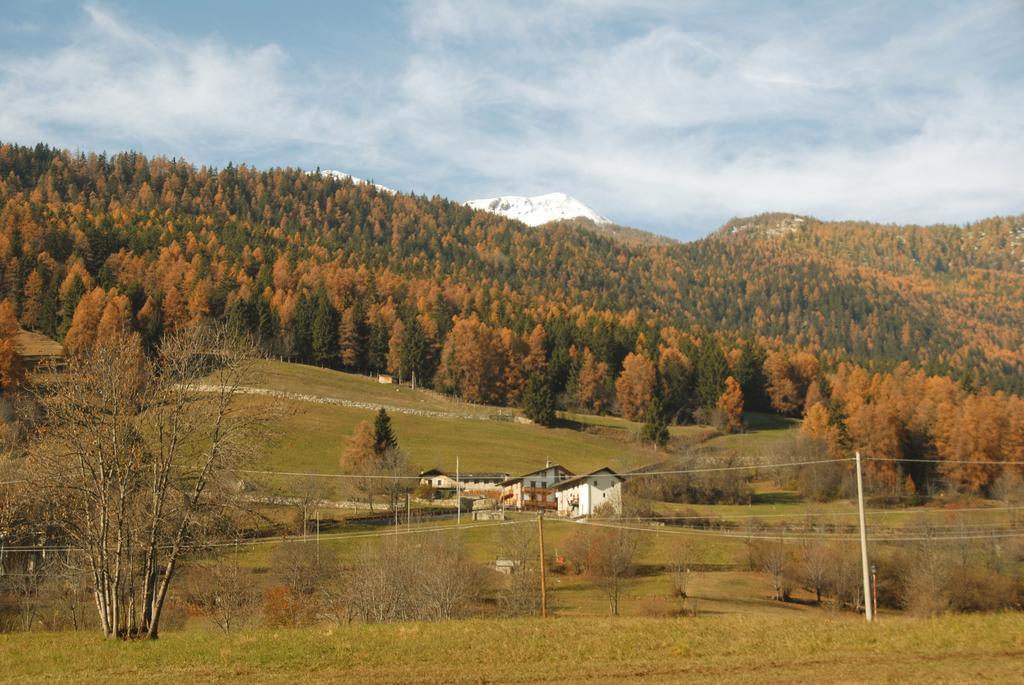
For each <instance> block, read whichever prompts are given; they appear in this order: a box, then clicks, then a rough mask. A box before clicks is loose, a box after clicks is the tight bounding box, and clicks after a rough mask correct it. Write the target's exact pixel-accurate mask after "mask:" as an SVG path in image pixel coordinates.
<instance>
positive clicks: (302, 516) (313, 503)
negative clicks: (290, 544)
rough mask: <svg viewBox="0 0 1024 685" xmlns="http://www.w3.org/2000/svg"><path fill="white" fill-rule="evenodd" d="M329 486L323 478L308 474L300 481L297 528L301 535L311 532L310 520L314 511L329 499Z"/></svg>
mask: <svg viewBox="0 0 1024 685" xmlns="http://www.w3.org/2000/svg"><path fill="white" fill-rule="evenodd" d="M327 493H328V490H327V487H326V486H325V485H324V482H323V479H322V478H317V477H316V476H307V477H306V478H304V479H303V480H301V481H299V486H298V491H297V492H296V495H295V507H296V512H295V513H296V518H297V519H298V520H297V521H296V529H297V532H298V534H299V535H302V536H303V537H305V535H306V534H307V533H308V532H309V520H310V518H312V517H313V514H314V512H316V510H317V509H319V508H320V507H321V506H323V503H324V501H325V500H326V499H327Z"/></svg>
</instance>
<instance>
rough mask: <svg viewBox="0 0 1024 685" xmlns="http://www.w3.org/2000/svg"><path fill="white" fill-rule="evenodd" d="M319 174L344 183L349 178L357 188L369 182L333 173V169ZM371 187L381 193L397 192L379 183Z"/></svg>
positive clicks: (340, 172)
mask: <svg viewBox="0 0 1024 685" xmlns="http://www.w3.org/2000/svg"><path fill="white" fill-rule="evenodd" d="M320 173H321V174H323V175H324V176H331V177H332V178H336V179H338V180H339V181H344V180H345V179H346V178H350V179H352V182H353V183H355V184H356V185H357V186H361V185H363V184H364V183H370V181H367V180H365V179H362V178H359V177H358V176H353V175H352V174H346V173H345V172H344V171H335V170H333V169H321V170H320ZM372 185H373V187H374V188H376V189H377V190H379V191H381V192H382V193H391V194H394V193H397V192H398V191H397V190H395V189H394V188H388V187H387V186H382V185H381V184H379V183H373V184H372Z"/></svg>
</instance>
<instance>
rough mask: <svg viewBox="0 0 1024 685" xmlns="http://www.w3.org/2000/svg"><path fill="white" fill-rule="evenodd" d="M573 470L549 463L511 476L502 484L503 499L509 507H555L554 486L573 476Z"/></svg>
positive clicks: (536, 508)
mask: <svg viewBox="0 0 1024 685" xmlns="http://www.w3.org/2000/svg"><path fill="white" fill-rule="evenodd" d="M572 475H573V473H572V471H570V470H569V469H567V468H565V467H564V466H562V465H560V464H548V465H547V466H545V467H544V468H542V469H537V470H536V471H531V472H530V473H526V474H523V475H522V476H516V477H515V478H509V479H507V480H505V481H504V482H503V483H502V484H501V501H502V503H503V504H504V506H505V507H506V508H508V509H520V510H540V509H554V508H555V507H556V506H557V505H556V502H555V491H554V487H555V485H557V484H558V483H561V482H562V481H564V480H566V479H567V478H571V477H572Z"/></svg>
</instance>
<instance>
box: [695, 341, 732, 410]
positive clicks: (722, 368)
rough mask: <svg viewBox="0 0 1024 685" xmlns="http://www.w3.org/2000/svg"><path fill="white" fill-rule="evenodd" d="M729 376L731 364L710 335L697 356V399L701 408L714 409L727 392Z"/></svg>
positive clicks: (703, 342) (701, 345)
mask: <svg viewBox="0 0 1024 685" xmlns="http://www.w3.org/2000/svg"><path fill="white" fill-rule="evenodd" d="M728 375H729V362H728V361H726V359H725V353H724V352H722V346H721V345H719V344H718V340H717V339H715V338H714V337H712V336H710V335H708V336H705V337H704V338H703V339H702V340H701V344H700V351H699V352H698V354H697V398H698V399H699V400H700V406H702V407H704V408H705V409H714V408H715V406H717V405H718V398H719V397H721V396H722V393H723V392H725V379H726V377H727V376H728Z"/></svg>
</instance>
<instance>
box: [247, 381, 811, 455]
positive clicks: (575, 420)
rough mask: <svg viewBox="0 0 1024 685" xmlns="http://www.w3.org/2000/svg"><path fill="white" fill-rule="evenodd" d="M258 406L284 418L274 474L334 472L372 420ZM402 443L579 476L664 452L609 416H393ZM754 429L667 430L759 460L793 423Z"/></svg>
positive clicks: (461, 408)
mask: <svg viewBox="0 0 1024 685" xmlns="http://www.w3.org/2000/svg"><path fill="white" fill-rule="evenodd" d="M253 385H255V386H257V387H261V388H268V389H271V390H278V391H282V392H288V393H297V394H305V395H313V396H317V397H324V398H330V399H340V400H349V401H358V402H366V403H373V404H378V403H379V404H380V405H382V406H387V407H395V408H399V409H405V410H425V411H431V412H446V413H449V414H461V415H466V414H470V415H475V416H481V417H486V416H494V415H497V414H499V413H502V414H504V415H507V416H512V415H514V414H515V413H517V412H516V411H514V410H511V409H508V408H500V409H499V408H496V407H484V406H480V405H472V404H467V403H464V402H460V401H458V400H454V399H452V398H449V397H445V396H443V395H441V394H439V393H436V392H433V391H430V390H422V389H417V390H412V389H410V388H408V387H405V386H396V385H381V384H379V383H377V381H376V380H375V379H373V378H368V377H364V376H355V375H352V374H346V373H340V372H337V371H332V370H329V369H321V368H318V367H313V366H305V365H301V364H287V363H282V362H273V361H270V362H264V363H262V364H261V365H260V367H259V369H258V373H257V376H256V378H254V380H253ZM246 401H248V402H252V403H254V404H259V403H269V402H274V403H276V404H277V405H278V406H282V407H283V408H284V409H285V410H286V415H285V416H283V417H282V418H280V419H279V420H277V421H276V422H275V424H274V425H273V426H272V431H271V433H272V435H273V440H272V441H271V443H270V444H269V445H268V446H267V448H266V450H265V452H264V454H263V457H262V458H261V460H260V464H259V468H266V469H270V470H277V471H309V472H315V473H335V472H337V470H338V460H339V458H340V456H341V453H342V451H343V450H344V448H345V446H346V444H347V441H348V439H349V437H351V435H352V434H353V433H354V431H355V428H356V425H357V424H358V423H359V422H360V421H368V420H372V418H373V411H372V410H369V409H362V408H354V407H344V406H338V405H335V404H319V403H315V402H307V401H301V400H296V399H285V400H280V399H275V400H271V399H269V398H261V397H257V396H252V397H248V398H246ZM391 418H392V424H393V426H394V428H395V432H396V434H397V435H398V439H399V445H400V446H401V448H402V449H403V450H405V451H406V452H407V453H408V454H409V455H410V457H411V459H412V461H413V463H414V464H415V465H416V466H417V467H420V468H424V469H425V468H430V467H438V468H442V469H446V470H452V471H454V469H455V460H456V456H458V458H459V462H460V465H461V468H462V469H463V470H465V471H498V472H508V473H511V474H516V473H522V472H526V471H530V470H533V469H536V468H539V467H541V466H543V465H544V464H545V463H546V462H547V461H549V460H550V461H551V462H554V463H561V464H564V465H565V466H567V467H568V468H569V469H571V470H573V471H575V472H577V473H582V472H584V471H588V470H593V469H596V468H599V467H601V466H611V467H612V468H616V469H620V470H621V469H632V468H637V467H639V466H642V465H645V464H649V463H652V462H654V461H657V460H658V459H661V458H663V456H664V455H663V453H659V452H656V451H655V450H653V449H652V448H650V447H648V446H646V445H643V444H641V443H640V442H639V441H638V440H637V439H636V433H637V432H638V431H639V429H640V424H638V423H635V422H631V421H626V420H624V419H621V418H617V417H611V416H588V415H583V414H572V413H563V414H562V415H561V417H560V419H561V420H560V422H559V424H558V425H557V426H556V427H553V428H543V427H541V426H533V425H524V424H520V423H515V422H512V421H496V420H480V419H470V418H454V417H452V418H449V417H443V418H441V417H437V416H417V415H412V414H408V413H401V412H396V411H392V412H391ZM749 422H750V424H751V429H750V430H749V431H748V432H746V433H742V434H739V435H731V436H715V433H714V431H713V430H712V429H710V428H708V427H706V426H673V427H672V431H671V432H672V435H673V437H674V438H676V439H679V440H683V441H685V442H687V443H691V442H692V443H693V444H700V445H701V446H702V448H703V449H707V450H711V451H712V452H721V453H723V454H724V453H730V452H734V453H761V452H762V451H763V450H764V449H765V448H766V447H767V446H770V445H772V444H775V443H777V442H778V441H780V440H783V439H785V438H786V436H787V435H788V434H789V432H790V431H791V430H793V429H794V427H795V424H794V422H791V421H787V420H784V419H777V418H775V417H766V416H763V415H756V414H754V415H751V416H750V419H749Z"/></svg>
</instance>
